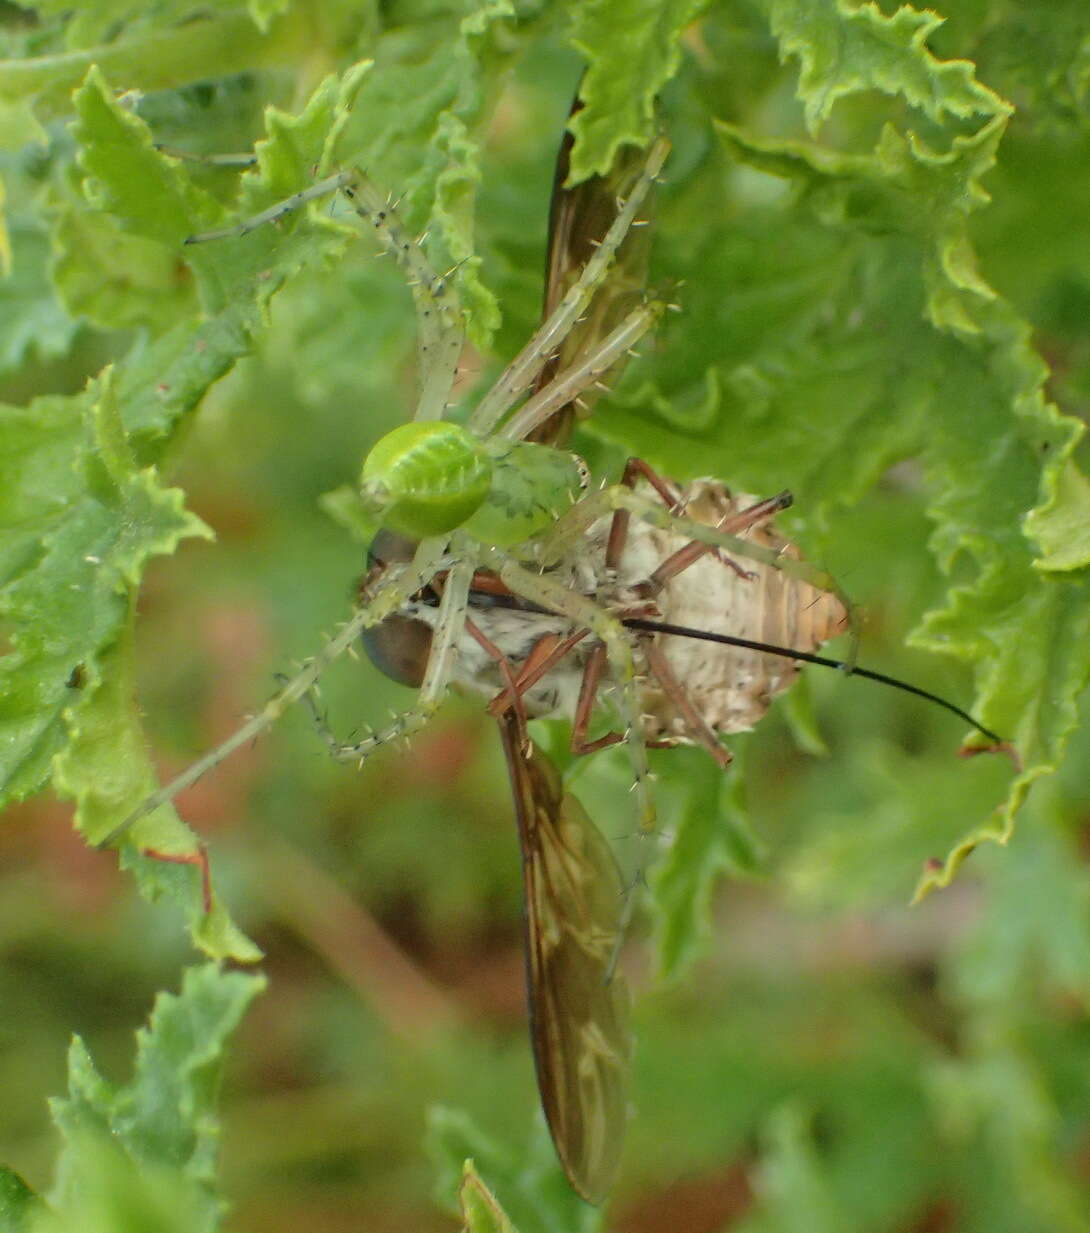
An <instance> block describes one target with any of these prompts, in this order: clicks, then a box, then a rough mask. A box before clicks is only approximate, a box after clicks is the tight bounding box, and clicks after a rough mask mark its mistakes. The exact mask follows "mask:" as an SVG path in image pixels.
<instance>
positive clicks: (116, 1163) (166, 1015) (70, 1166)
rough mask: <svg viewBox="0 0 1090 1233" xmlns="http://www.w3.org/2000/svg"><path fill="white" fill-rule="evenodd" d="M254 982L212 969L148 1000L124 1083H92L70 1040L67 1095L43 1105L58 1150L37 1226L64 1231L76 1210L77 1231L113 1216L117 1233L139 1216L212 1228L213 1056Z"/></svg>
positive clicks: (258, 986) (216, 1069)
mask: <svg viewBox="0 0 1090 1233" xmlns="http://www.w3.org/2000/svg"><path fill="white" fill-rule="evenodd" d="M264 983H265V982H264V979H263V978H262V977H260V976H253V975H249V974H245V973H242V972H225V971H222V970H220V969H219V968H218V967H216V966H215V965H213V964H208V965H206V966H204V967H200V968H191V969H189V970H188V971H187V972H186V974H185V977H184V979H183V982H182V990H181V993H179V994H176V995H175V994H165V993H164V994H160V995H159V997H158V998H157V999H156V1003H155V1008H154V1010H153V1011H152V1014H151V1017H150V1019H149V1021H148V1026H147V1027H146V1028H142V1029H141V1030H140V1031H139V1032H138V1033H137V1055H136V1065H135V1069H134V1073H133V1077H132V1079H131V1080H130V1081H129V1082H128V1083H126V1084H124V1085H118V1084H114V1083H111V1082H109V1081H108V1080H106V1079H104V1078H102V1077H101V1076H100V1075H99V1073H98V1071H97V1070H96V1068H95V1065H94V1062H93V1061H92V1060H91V1057H90V1054H89V1053H88V1052H87V1049H86V1047H85V1046H84V1044H83V1042H82V1041H81V1040H80V1039H79V1038H78V1037H77V1038H76V1039H75V1040H74V1041H73V1043H72V1048H71V1050H70V1054H69V1080H68V1095H67V1096H66V1097H64V1098H61V1099H57V1100H54V1101H53V1102H52V1113H53V1120H54V1122H55V1123H56V1125H57V1128H58V1129H59V1130H60V1132H61V1135H62V1136H63V1139H64V1149H63V1151H62V1155H61V1160H60V1163H59V1168H58V1181H57V1184H56V1186H55V1187H54V1190H53V1192H52V1193H51V1195H50V1205H51V1207H52V1208H53V1209H54V1215H53V1219H52V1220H50V1221H49V1222H47V1223H46V1225H45V1227H46V1228H50V1229H55V1228H56V1229H59V1228H67V1227H69V1224H68V1222H69V1221H70V1220H71V1219H72V1218H73V1217H75V1216H76V1215H77V1214H78V1213H81V1212H82V1213H84V1218H85V1219H86V1218H88V1216H89V1215H90V1216H94V1217H95V1218H96V1219H95V1220H94V1221H93V1222H92V1223H90V1224H87V1225H85V1226H84V1227H85V1228H89V1229H93V1230H96V1233H97V1229H102V1230H103V1231H104V1233H105V1230H106V1229H107V1228H109V1227H111V1226H109V1225H108V1224H107V1223H105V1221H106V1219H107V1218H108V1216H109V1214H110V1213H111V1212H114V1213H117V1212H120V1213H122V1214H124V1213H128V1219H127V1220H126V1221H125V1223H123V1224H121V1226H120V1227H121V1228H125V1229H127V1228H129V1227H132V1226H130V1224H129V1223H128V1220H134V1219H135V1213H137V1212H140V1211H141V1210H145V1211H146V1210H147V1209H149V1208H151V1209H152V1210H155V1211H157V1212H158V1213H159V1217H158V1218H159V1219H160V1220H163V1219H170V1220H171V1223H170V1225H169V1226H167V1227H170V1228H178V1229H179V1230H182V1229H185V1230H190V1231H193V1233H196V1231H197V1230H208V1231H211V1230H213V1229H215V1228H216V1227H218V1224H219V1220H220V1216H221V1214H222V1211H223V1201H222V1200H221V1199H220V1198H219V1197H218V1196H217V1195H216V1192H215V1189H214V1187H215V1182H216V1158H217V1155H218V1148H219V1123H218V1118H217V1114H216V1105H217V1101H218V1095H219V1083H220V1074H221V1070H222V1064H223V1052H224V1048H225V1046H226V1045H227V1043H228V1041H229V1039H230V1037H231V1035H232V1033H233V1032H234V1030H235V1028H236V1027H237V1026H238V1023H239V1020H240V1019H241V1018H242V1015H243V1014H244V1012H245V1011H246V1009H247V1007H248V1006H249V1004H250V1002H251V1001H252V1000H253V998H254V997H255V996H256V995H257V994H258V993H260V992H261V990H262V989H263V988H264ZM164 1193H165V1195H166V1196H168V1198H169V1202H168V1203H167V1204H166V1206H165V1207H164V1206H162V1203H163V1197H162V1196H163V1195H164ZM157 1195H158V1196H159V1197H158V1198H157V1197H156V1196H157ZM147 1218H148V1217H146V1216H145V1219H147ZM175 1222H176V1223H175ZM137 1227H148V1226H147V1225H138V1226H137ZM153 1227H160V1228H161V1227H163V1225H161V1224H157V1225H154V1226H153Z"/></svg>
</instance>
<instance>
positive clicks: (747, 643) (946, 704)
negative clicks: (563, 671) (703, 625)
mask: <svg viewBox="0 0 1090 1233" xmlns="http://www.w3.org/2000/svg"><path fill="white" fill-rule="evenodd" d="M623 624H624V625H625V627H626V628H628V629H636V630H640V631H641V632H643V633H649V634H670V635H671V636H673V637H678V638H697V639H700V640H702V641H704V642H718V643H719V644H721V645H722V646H737V647H742V648H743V649H744V650H747V651H760V652H761V653H762V654H765V655H779V656H780V657H781V658H783V659H794V660H797V661H799V662H801V663H804V664H818V665H819V666H820V667H822V668H836V669H838V670H839V671H841V672H844V673H847V674H848V675H850V676H861V677H863V678H865V679H866V680H868V681H877V682H878V684H880V685H888V686H890V688H892V689H899V690H901V691H902V692H903V693H906V694H914V695H915V696H916V697H917V698H923V699H924V701H926V702H933V703H934V704H935V705H936V706H941V707H942V708H943V709H944V710H946V711H950V713H951V714H953V715H956V716H957V717H958V718H959V719H963V720H964V721H965V722H966V723H967V724H969V725H970V727H973V728H975V729H976V730H977V731H978V732H979V733H981V735H983V736H986V737H987V738H988V740H990V741H993V742H994V743H995V744H996V745H997V746H998V745H1005V744H1006V742H1005V741H1004V740H1003V738H1002V737H1001V736H999V735H997V734H996V733H995V732H993V731H992V730H991V728H987V727H985V726H984V724H982V723H981V722H980V720H979V719H974V718H973V716H972V715H970V714H969V712H968V711H964V710H962V709H961V707H960V706H958V705H957V704H956V703H953V702H950V701H949V700H948V699H946V698H941V697H939V695H938V694H933V693H931V691H930V690H927V689H923V688H921V687H920V686H919V685H912V684H911V683H910V682H908V681H902V680H900V679H899V678H898V677H895V676H887V675H886V673H884V672H874V671H872V670H871V669H870V668H860V667H859V666H858V665H857V664H849V663H848V662H847V661H846V660H843V659H832V658H830V657H829V656H827V655H815V654H813V653H812V652H810V651H793V650H792V649H791V648H790V647H785V646H776V645H775V643H771V642H756V641H754V640H753V639H752V638H740V637H737V636H736V635H734V634H720V633H716V632H714V631H712V630H707V629H691V628H690V627H689V626H687V625H671V624H668V623H667V622H664V621H651V620H646V619H644V618H643V617H627V618H625V620H624V622H623Z"/></svg>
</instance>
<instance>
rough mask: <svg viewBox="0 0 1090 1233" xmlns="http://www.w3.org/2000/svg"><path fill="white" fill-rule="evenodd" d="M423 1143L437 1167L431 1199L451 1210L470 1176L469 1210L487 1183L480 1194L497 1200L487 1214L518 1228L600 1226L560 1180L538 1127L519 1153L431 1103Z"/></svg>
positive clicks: (546, 1230) (577, 1230)
mask: <svg viewBox="0 0 1090 1233" xmlns="http://www.w3.org/2000/svg"><path fill="white" fill-rule="evenodd" d="M427 1148H428V1154H429V1155H430V1156H431V1158H432V1161H433V1162H434V1164H435V1168H436V1172H437V1181H436V1187H435V1193H436V1199H437V1200H438V1202H439V1203H440V1205H441V1206H442V1207H444V1208H446V1209H447V1210H449V1211H451V1212H453V1213H455V1214H457V1213H458V1212H459V1209H460V1208H461V1206H462V1203H463V1202H464V1196H465V1193H466V1192H465V1189H464V1188H465V1185H466V1178H467V1176H471V1177H472V1178H473V1179H475V1180H474V1185H473V1191H472V1193H473V1200H474V1210H475V1212H478V1213H479V1211H480V1205H479V1203H478V1200H479V1199H480V1194H481V1192H480V1190H479V1189H478V1185H479V1186H481V1187H487V1189H486V1190H485V1192H484V1193H486V1194H487V1195H488V1196H489V1200H490V1202H491V1203H492V1204H496V1205H497V1206H496V1207H493V1208H491V1209H490V1210H488V1209H486V1210H488V1215H489V1217H490V1218H492V1219H502V1220H505V1221H507V1222H508V1226H507V1227H513V1228H516V1229H518V1231H519V1233H553V1231H556V1233H559V1231H560V1230H564V1233H569V1231H570V1233H594V1231H595V1230H597V1229H600V1228H601V1227H602V1217H601V1213H600V1212H599V1211H598V1210H597V1209H595V1208H593V1207H591V1206H590V1205H589V1204H588V1203H584V1202H583V1200H582V1199H580V1198H578V1197H577V1196H576V1195H575V1193H574V1192H573V1191H572V1189H571V1187H570V1186H569V1185H568V1183H567V1181H566V1180H565V1179H564V1176H563V1174H562V1173H561V1172H560V1166H559V1165H558V1164H557V1162H556V1157H555V1155H554V1153H553V1149H552V1144H551V1142H550V1141H549V1138H548V1135H547V1134H546V1132H545V1130H544V1127H543V1126H539V1128H538V1130H537V1133H536V1135H535V1137H534V1140H533V1142H532V1144H531V1146H530V1150H529V1151H528V1152H527V1153H525V1155H523V1156H521V1158H520V1154H519V1153H518V1152H516V1151H515V1150H513V1148H512V1147H510V1146H506V1145H501V1144H499V1143H497V1142H495V1141H494V1140H492V1139H490V1138H489V1137H488V1136H487V1135H486V1134H485V1133H484V1132H483V1131H481V1130H480V1129H479V1128H478V1127H477V1126H476V1125H474V1123H473V1122H472V1120H471V1119H470V1118H469V1116H468V1115H467V1114H465V1113H460V1112H457V1111H455V1110H451V1109H442V1108H433V1109H431V1110H430V1111H429V1113H428V1138H427ZM470 1169H471V1170H472V1172H471V1173H469V1172H468V1170H470ZM500 1204H502V1206H499V1205H500ZM478 1218H481V1217H480V1215H478ZM483 1227H485V1228H487V1227H488V1226H487V1225H485V1226H483ZM499 1227H500V1228H503V1227H504V1226H503V1225H502V1224H501V1225H500V1226H499Z"/></svg>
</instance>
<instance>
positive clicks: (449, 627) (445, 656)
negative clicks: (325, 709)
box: [307, 561, 473, 765]
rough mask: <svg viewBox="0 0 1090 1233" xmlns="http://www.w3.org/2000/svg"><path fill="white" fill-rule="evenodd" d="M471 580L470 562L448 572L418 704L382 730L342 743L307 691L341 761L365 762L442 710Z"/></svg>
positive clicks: (331, 749)
mask: <svg viewBox="0 0 1090 1233" xmlns="http://www.w3.org/2000/svg"><path fill="white" fill-rule="evenodd" d="M472 580H473V563H472V562H471V561H460V562H459V563H458V564H457V565H455V566H453V568H452V569H451V570H450V572H449V573H448V574H447V576H446V581H445V582H444V584H443V598H442V601H441V602H440V605H439V618H438V620H437V621H436V623H435V628H434V631H433V633H432V642H431V651H430V653H429V655H428V667H427V670H426V672H425V673H424V681H423V683H422V685H421V686H420V693H419V695H418V696H417V700H416V705H415V706H414V707H413V708H412V709H411V710H408V711H406V712H405V713H404V714H403V715H398V716H397V717H396V718H395V719H394V721H393V723H392V724H390V725H389V726H388V727H386V728H383V729H382V730H381V731H380V732H371V733H369V734H368V735H367V736H365V737H364V738H363V739H362V740H360V741H355V742H351V743H347V744H342V743H341V742H340V741H339V740H338V739H337V736H336V733H334V732H333V731H332V730H331V729H330V728H329V725H328V724H326V722H325V721H324V719H323V718H322V716H321V714H320V712H319V710H318V707H317V704H316V699H315V696H314V690H313V688H312V689H311V690H310V691H309V692H308V694H307V702H308V704H309V706H310V709H311V712H312V713H313V715H314V719H315V722H316V724H317V726H318V731H319V732H320V733H321V735H322V738H323V739H324V740H325V742H326V744H327V745H328V746H329V752H330V753H331V754H332V755H333V757H334V758H335V759H336V760H337V761H338V762H357V763H359V764H360V765H362V764H363V763H364V762H365V761H366V759H367V757H368V756H369V755H370V754H372V753H374V752H375V750H376V749H378V748H380V747H381V746H382V745H388V744H390V742H391V741H396V740H400V739H402V738H404V737H409V736H412V734H413V733H414V732H417V731H419V730H420V729H421V728H422V727H424V725H425V724H426V723H427V722H428V720H429V719H430V718H431V717H432V716H433V715H434V714H435V712H436V711H437V710H438V709H439V705H440V703H441V702H442V701H443V698H444V696H445V695H446V692H447V687H448V686H449V684H450V678H451V674H452V672H453V669H454V657H455V654H456V653H457V641H458V638H459V636H460V635H461V632H462V630H463V629H464V628H465V621H466V612H467V610H468V608H469V584H470V582H472Z"/></svg>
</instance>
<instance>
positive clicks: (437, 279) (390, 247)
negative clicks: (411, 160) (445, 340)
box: [343, 175, 458, 325]
mask: <svg viewBox="0 0 1090 1233" xmlns="http://www.w3.org/2000/svg"><path fill="white" fill-rule="evenodd" d="M343 187H344V194H345V196H346V197H347V198H348V200H349V202H350V203H351V205H352V208H353V210H355V212H356V214H357V215H358V216H359V217H360V218H361V219H363V221H364V222H365V223H367V224H368V225H369V226H370V227H371V229H372V230H373V231H374V233H375V236H376V238H377V239H378V241H379V243H380V244H381V245H382V247H383V248H384V249H385V250H386V252H388V253H389V254H390V255H391V256H392V257H393V258H394V260H395V261H396V262H397V263H398V265H400V266H401V268H402V269H403V270H404V271H405V273H406V276H407V278H408V280H409V283H410V285H411V286H412V288H413V294H414V296H416V297H418V298H426V299H427V300H429V301H431V303H432V304H433V305H434V306H435V310H436V312H437V313H438V314H439V315H440V317H441V318H442V319H443V323H444V325H453V324H456V323H457V321H458V307H457V304H456V303H453V302H452V300H453V297H452V296H451V295H450V283H449V280H448V279H447V278H446V277H445V276H444V275H441V274H436V272H435V271H434V270H433V269H432V267H431V263H430V262H429V261H428V259H427V257H426V256H425V255H424V249H423V247H422V243H418V242H417V241H416V240H414V239H413V238H412V237H411V236H410V235H409V233H408V232H407V231H406V229H405V227H404V224H403V223H402V222H401V220H400V219H399V218H398V216H397V213H396V211H395V210H394V208H393V206H392V205H391V204H390V203H389V201H388V199H387V198H385V197H384V196H382V194H381V193H379V191H378V189H376V188H375V186H374V185H373V184H372V183H371V182H370V181H369V180H368V179H367V178H366V177H365V176H363V175H356V176H353V177H352V178H350V179H349V180H348V181H347V182H346V183H345V184H344V186H343ZM426 234H427V232H426V231H425V233H424V235H426ZM424 235H422V236H421V241H423V239H424Z"/></svg>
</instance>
